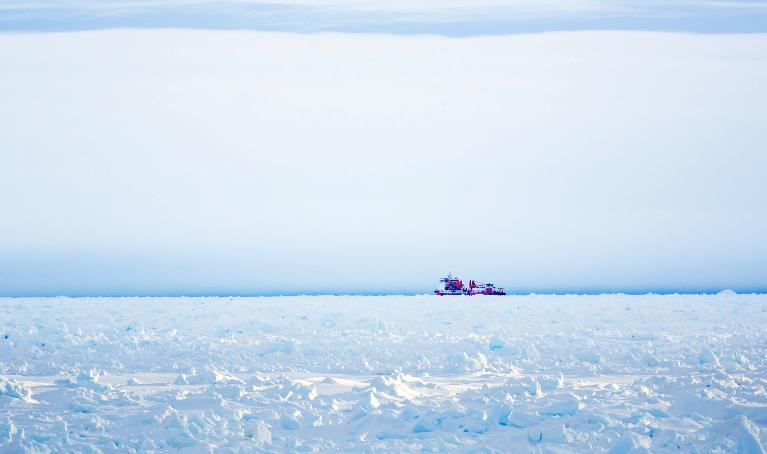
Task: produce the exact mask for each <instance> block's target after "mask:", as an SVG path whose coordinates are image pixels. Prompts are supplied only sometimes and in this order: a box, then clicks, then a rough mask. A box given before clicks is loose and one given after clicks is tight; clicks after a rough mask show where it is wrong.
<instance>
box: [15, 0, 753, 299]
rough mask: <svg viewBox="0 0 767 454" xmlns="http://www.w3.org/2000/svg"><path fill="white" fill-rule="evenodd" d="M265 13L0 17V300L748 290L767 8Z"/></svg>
mask: <svg viewBox="0 0 767 454" xmlns="http://www.w3.org/2000/svg"><path fill="white" fill-rule="evenodd" d="M271 5H272V6H270V7H269V8H271V9H268V10H267V9H265V8H266V7H265V6H264V4H263V3H259V2H226V3H223V2H219V3H215V4H213V3H210V2H191V1H182V0H177V1H176V0H168V1H166V2H140V1H127V0H126V1H123V0H112V1H106V2H101V1H100V2H95V1H92V2H91V1H76V0H73V1H67V2H61V1H45V0H43V1H37V2H23V1H19V2H4V3H2V4H0V29H3V30H6V31H9V32H11V33H0V68H2V71H0V100H2V102H0V295H14V296H18V295H58V294H66V295H106V294H108V295H121V294H126V295H135V294H189V295H196V294H275V293H302V292H306V293H325V292H335V293H339V292H340V293H348V292H354V293H357V292H361V293H370V292H373V293H375V292H385V293H392V292H428V291H430V290H431V289H432V288H433V287H432V286H433V284H434V283H435V282H436V280H437V278H438V277H440V275H441V274H443V273H447V272H453V273H456V274H459V275H461V276H463V277H466V278H474V279H478V280H488V281H493V282H495V283H496V284H498V285H505V286H506V287H507V288H509V289H510V290H511V291H516V292H529V291H538V292H543V291H558V292H563V291H579V292H598V291H626V292H645V291H718V290H720V289H724V288H733V289H735V290H738V291H767V272H766V271H765V270H767V236H766V235H765V234H764V232H766V231H767V212H765V209H764V204H765V200H767V178H765V174H766V173H767V153H765V150H767V139H765V137H766V136H765V133H764V131H767V112H766V111H765V106H767V88H766V86H765V84H764V81H765V80H767V34H764V33H734V32H762V31H764V30H762V29H761V27H763V25H764V24H765V23H767V21H764V20H763V19H764V14H765V3H764V2H757V1H738V2H735V1H732V2H729V1H719V2H714V1H702V2H687V1H670V2H644V1H618V2H615V1H613V2H606V1H600V0H583V1H571V2H564V1H525V0H481V1H478V2H468V1H466V2H464V1H462V0H452V1H441V2H440V1H437V0H416V1H411V2H405V1H404V0H403V1H396V0H395V1H391V2H372V1H371V2H360V1H353V0H329V1H327V2H324V3H322V6H317V5H319V3H317V2H309V1H306V0H277V1H275V2H273V3H271ZM661 5H663V6H661ZM113 26H119V27H128V28H140V29H142V30H132V29H131V30H126V29H123V28H121V29H120V30H111V29H110V28H112V27H113ZM164 26H174V27H178V28H182V29H183V28H192V29H193V30H190V29H187V30H167V29H159V30H154V29H151V30H147V29H146V28H154V27H160V28H162V27H164ZM199 28H214V29H218V28H224V29H228V28H245V29H252V30H238V31H231V30H229V31H224V30H214V31H207V30H199ZM592 28H596V29H600V28H607V29H619V31H609V32H607V31H602V32H600V31H577V32H552V33H517V32H527V31H541V30H560V29H562V30H571V29H575V30H580V29H592ZM83 29H104V30H97V31H86V32H80V33H36V32H35V31H50V30H68V31H76V30H83ZM620 29H641V30H645V29H646V30H674V31H676V32H673V33H665V32H664V33H656V32H627V31H620ZM269 30H280V31H281V33H274V32H271V31H269ZM13 31H24V32H25V33H13ZM296 31H300V32H308V31H336V32H347V31H354V32H365V31H374V32H386V33H376V34H366V33H311V34H307V33H286V32H296ZM679 31H697V32H705V33H678V32H679ZM723 32H726V33H723ZM423 33H426V34H423ZM428 33H436V34H437V35H429V34H428ZM440 34H441V35H449V36H447V37H446V36H439V35H440ZM467 36H470V37H467Z"/></svg>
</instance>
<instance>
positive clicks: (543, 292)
mask: <svg viewBox="0 0 767 454" xmlns="http://www.w3.org/2000/svg"><path fill="white" fill-rule="evenodd" d="M724 292H733V293H734V294H737V295H767V288H755V289H750V288H749V289H740V290H735V289H731V288H724V289H710V288H709V289H646V290H639V291H637V290H620V289H605V290H575V289H560V290H549V289H537V290H531V291H525V290H520V291H516V292H509V293H507V294H506V295H504V296H600V295H629V296H643V295H717V294H720V293H724ZM299 296H312V297H328V296H336V297H354V296H368V297H374V296H437V295H434V294H433V293H432V292H412V291H410V292H405V291H399V292H398V291H393V292H389V291H381V292H332V291H330V292H232V293H227V292H189V293H183V292H167V293H163V292H155V293H152V292H146V293H143V292H135V293H112V292H104V293H88V292H72V293H41V294H32V293H24V294H19V293H17V294H11V295H0V298H2V299H25V298H74V299H77V298H279V297H299ZM454 296H466V295H454ZM468 296H482V295H468ZM494 296H497V295H494Z"/></svg>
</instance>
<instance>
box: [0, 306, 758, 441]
mask: <svg viewBox="0 0 767 454" xmlns="http://www.w3.org/2000/svg"><path fill="white" fill-rule="evenodd" d="M0 327H1V328H2V332H1V333H0V374H1V375H0V451H2V452H58V451H67V452H70V451H74V452H144V451H171V450H180V451H189V452H207V451H223V452H238V451H239V452H252V451H264V452H297V451H309V452H311V451H324V452H327V451H347V452H351V451H354V452H359V451H395V452H402V451H407V452H409V451H432V452H434V451H439V452H441V451H472V452H476V451H483V452H611V453H624V452H680V451H684V452H739V453H762V452H764V448H765V446H767V296H766V295H738V294H735V293H733V292H723V293H721V294H717V295H642V296H630V295H599V296H585V295H579V296H575V295H573V296H549V295H529V296H502V297H481V296H474V297H454V298H450V297H444V298H440V297H435V296H387V297H361V296H360V297H356V296H353V297H352V296H349V297H344V296H340V297H338V296H307V297H275V298H90V299H88V298H85V299H69V298H50V299H37V298H35V299H1V300H0Z"/></svg>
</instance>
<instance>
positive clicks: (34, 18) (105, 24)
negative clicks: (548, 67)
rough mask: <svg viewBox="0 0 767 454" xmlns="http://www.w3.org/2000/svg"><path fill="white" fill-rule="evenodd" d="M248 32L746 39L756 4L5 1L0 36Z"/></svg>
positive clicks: (766, 14) (757, 21) (756, 27)
mask: <svg viewBox="0 0 767 454" xmlns="http://www.w3.org/2000/svg"><path fill="white" fill-rule="evenodd" d="M115 27H125V28H169V27H173V28H203V29H249V30H261V31H284V32H301V33H307V32H320V31H336V32H358V33H371V32H375V33H395V34H422V33H431V34H440V35H447V36H482V35H489V34H493V35H499V34H500V35H504V34H510V33H523V32H542V31H562V30H616V29H617V30H644V31H648V30H650V31H679V32H697V33H754V32H764V31H765V29H767V1H765V0H662V1H661V0H267V1H263V0H220V1H210V0H151V1H150V0H26V1H24V0H20V1H16V0H6V1H4V2H2V3H0V30H6V31H73V30H93V29H110V28H115Z"/></svg>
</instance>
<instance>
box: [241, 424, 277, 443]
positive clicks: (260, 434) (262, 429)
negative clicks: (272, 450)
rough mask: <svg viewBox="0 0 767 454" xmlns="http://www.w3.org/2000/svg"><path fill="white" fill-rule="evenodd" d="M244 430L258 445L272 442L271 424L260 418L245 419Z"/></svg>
mask: <svg viewBox="0 0 767 454" xmlns="http://www.w3.org/2000/svg"><path fill="white" fill-rule="evenodd" d="M243 431H244V434H245V436H246V437H248V438H251V439H253V441H255V442H256V444H257V445H258V446H263V445H269V444H272V432H270V431H269V426H267V425H266V423H265V422H264V421H262V420H260V419H254V418H249V419H248V420H247V421H245V424H244V428H243Z"/></svg>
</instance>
